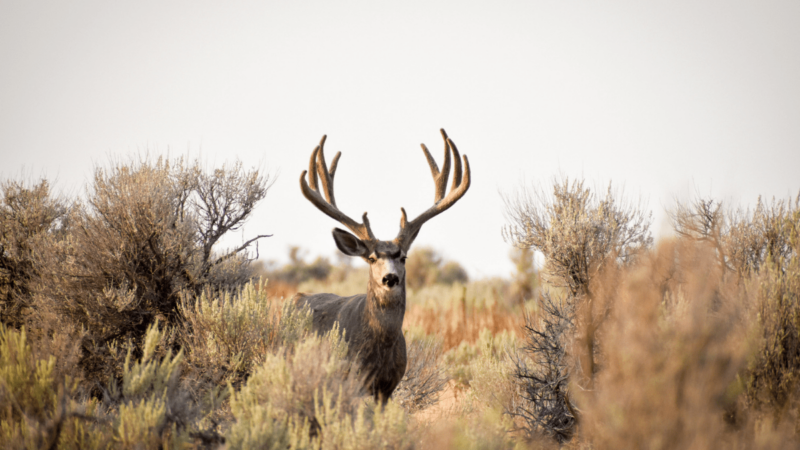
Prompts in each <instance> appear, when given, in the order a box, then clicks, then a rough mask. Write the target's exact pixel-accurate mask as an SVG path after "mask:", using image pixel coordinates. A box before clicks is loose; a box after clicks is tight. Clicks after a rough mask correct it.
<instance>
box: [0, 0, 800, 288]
mask: <svg viewBox="0 0 800 450" xmlns="http://www.w3.org/2000/svg"><path fill="white" fill-rule="evenodd" d="M442 127H443V128H445V129H446V130H447V132H448V134H449V135H450V136H451V138H452V139H453V140H454V141H455V142H456V144H457V145H458V147H459V149H460V150H461V152H462V153H465V154H467V155H468V156H469V159H470V162H471V165H472V172H473V181H472V187H471V188H470V190H469V192H468V193H467V194H466V196H465V197H464V198H463V199H462V200H461V201H460V202H459V203H458V204H456V206H454V207H453V208H452V209H450V210H449V211H447V212H446V213H444V214H442V215H440V216H438V217H437V218H435V219H433V220H432V221H431V222H429V223H427V224H426V225H425V226H424V227H423V229H422V232H421V233H420V236H419V238H418V239H417V241H416V243H415V245H416V246H420V245H428V246H433V247H435V248H436V249H438V250H440V251H441V252H442V253H443V254H444V255H445V256H446V257H448V258H452V259H455V260H457V261H459V262H460V263H461V264H462V265H464V266H465V267H466V268H467V270H468V271H469V272H470V274H471V275H472V276H476V277H480V276H490V275H507V274H508V273H510V272H511V271H512V266H511V263H510V262H509V260H508V252H509V249H510V247H509V245H508V244H507V243H505V242H503V239H502V237H501V235H500V229H501V227H502V226H503V224H504V218H503V203H502V201H501V197H500V193H509V192H512V191H513V190H514V189H515V188H518V187H519V186H520V185H522V184H523V183H524V184H526V185H535V184H543V185H547V184H548V183H550V182H551V181H552V179H553V177H554V176H558V175H562V176H570V177H581V176H582V177H584V178H585V179H586V180H587V182H588V183H589V184H590V185H594V186H598V187H600V188H602V187H603V186H604V185H606V184H607V183H608V182H609V181H612V182H613V183H614V185H615V186H619V187H624V189H625V192H626V194H628V195H630V196H633V197H637V198H638V197H640V198H641V199H642V200H643V202H644V205H645V207H646V208H648V209H650V210H651V211H653V214H654V220H655V223H654V225H653V229H654V233H655V234H656V235H658V234H659V233H663V232H664V231H665V230H666V227H665V214H664V210H665V208H667V207H669V206H670V205H671V204H672V203H673V201H674V199H675V198H681V199H687V198H690V197H691V196H692V195H694V194H695V193H699V194H701V195H704V196H709V195H711V196H714V197H717V198H720V199H723V200H726V201H728V202H729V203H730V204H733V205H741V206H745V207H746V206H748V205H752V204H754V203H755V201H756V198H757V196H758V195H759V194H762V195H764V196H767V197H772V196H777V197H780V198H787V197H788V196H789V195H796V194H797V192H798V189H800V2H797V1H796V0H791V1H784V2H778V1H758V2H755V1H728V0H726V1H715V2H712V1H697V0H692V1H674V0H672V1H663V2H649V1H640V0H636V1H629V2H628V1H625V2H623V1H606V2H582V1H563V0H560V1H517V2H512V1H506V2H503V1H497V0H495V1H486V2H477V1H451V2H444V1H442V2H437V1H420V2H415V1H403V2H376V1H364V2H339V1H319V2H311V1H291V2H278V1H259V2H244V1H235V2H198V1H191V2H190V1H186V2H171V1H152V2H147V1H137V2H108V1H96V2H85V1H69V2H64V1H51V2H47V1H36V2H26V1H8V0H0V177H1V178H8V177H18V176H20V175H21V174H22V175H24V176H26V177H27V178H33V179H35V178H38V177H40V176H46V177H48V178H51V179H57V183H56V187H57V189H58V190H60V191H62V192H64V193H67V194H70V195H77V194H80V193H81V192H83V189H84V185H85V184H86V182H87V180H89V178H90V176H91V173H92V169H93V167H94V166H95V165H98V164H99V165H103V164H105V163H107V162H108V160H109V158H112V157H127V156H128V155H134V154H137V153H143V152H145V151H148V152H149V153H150V154H151V155H159V154H166V153H169V154H170V155H172V156H180V155H187V154H188V155H190V156H199V157H201V158H202V160H203V161H205V162H206V163H208V164H209V165H220V164H222V163H225V162H233V161H235V160H236V159H240V160H242V161H243V162H244V163H245V165H247V166H258V167H261V168H263V169H264V170H265V171H266V172H268V173H269V174H270V176H271V177H272V178H273V179H275V183H274V185H273V186H272V188H271V189H270V191H269V193H268V195H267V198H266V199H265V200H264V201H263V203H262V204H261V206H260V207H259V208H258V210H257V211H256V213H255V215H254V216H253V218H252V219H251V220H250V222H249V223H248V224H247V225H246V226H245V229H244V237H245V238H246V237H248V236H252V235H255V234H273V235H274V237H272V238H269V239H267V240H265V241H264V242H262V244H261V245H260V251H261V252H260V254H261V256H262V258H266V259H277V260H285V259H286V254H287V249H288V247H289V246H290V245H300V246H302V247H303V248H305V249H307V250H308V251H309V253H310V254H311V255H318V254H321V255H328V256H332V255H334V253H335V246H334V243H333V239H332V238H331V235H330V230H331V229H332V228H333V227H334V226H336V225H337V224H336V223H335V222H334V221H333V220H332V219H329V218H327V216H324V215H323V214H322V213H321V212H319V211H317V210H316V209H315V208H314V207H313V206H312V205H311V204H310V203H308V202H307V201H306V200H305V199H304V198H303V197H302V195H301V193H300V188H299V181H298V180H299V175H300V172H301V171H302V170H304V169H305V168H306V167H307V164H308V157H309V155H310V154H311V151H312V150H313V149H314V146H315V145H316V144H317V142H318V141H319V139H320V137H321V136H322V135H323V134H327V135H328V143H327V146H326V153H327V155H328V156H329V157H332V156H333V155H334V154H335V153H336V152H337V151H341V152H342V153H343V155H342V159H341V161H340V164H339V171H338V172H337V177H336V192H337V200H338V203H339V207H340V208H341V209H342V210H343V211H344V212H345V213H346V214H348V215H350V216H351V217H354V218H355V217H360V215H361V213H363V212H364V211H369V215H370V219H371V222H372V227H373V230H374V231H375V233H376V234H377V236H378V237H379V238H383V239H392V238H394V236H395V235H396V233H397V230H398V222H399V219H400V207H401V206H404V207H405V208H406V210H407V211H408V212H409V215H410V216H416V215H417V214H419V213H420V212H422V211H423V210H424V209H426V208H428V207H429V206H430V205H431V203H432V200H433V182H432V181H431V177H430V171H429V169H428V166H427V164H426V162H425V158H424V157H423V155H422V152H421V150H420V149H419V144H420V143H421V142H424V143H426V144H427V145H428V147H429V148H431V150H432V152H433V154H434V156H435V157H436V158H437V159H438V160H439V161H440V164H441V158H442V143H441V138H440V136H439V132H438V130H439V128H442ZM241 239H242V236H241V235H239V236H237V237H235V240H233V241H230V243H231V244H233V243H235V242H238V241H240V240H241Z"/></svg>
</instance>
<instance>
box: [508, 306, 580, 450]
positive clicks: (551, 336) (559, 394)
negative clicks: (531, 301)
mask: <svg viewBox="0 0 800 450" xmlns="http://www.w3.org/2000/svg"><path fill="white" fill-rule="evenodd" d="M539 305H540V309H541V311H540V313H539V314H526V317H525V335H526V340H525V344H524V345H523V346H522V348H520V349H519V351H517V352H515V353H513V354H512V355H511V360H512V363H513V371H512V373H511V374H510V375H511V376H513V378H514V379H515V381H516V383H517V385H518V389H519V395H518V398H514V397H510V398H509V401H508V402H507V403H505V404H506V405H507V406H506V409H505V412H506V414H508V415H510V416H512V417H514V418H515V419H516V421H517V422H518V423H520V424H521V425H519V428H520V429H521V430H522V431H523V432H524V435H525V437H526V439H528V440H531V441H533V440H539V439H540V438H541V437H543V436H547V437H549V438H552V439H554V440H555V441H556V442H558V443H563V442H566V441H568V440H570V439H571V438H572V436H573V434H574V431H575V430H574V429H575V425H576V423H577V417H576V416H577V414H576V413H575V406H574V404H573V401H572V400H571V399H570V397H569V385H570V373H572V372H573V370H572V369H573V367H572V366H573V364H574V361H573V360H572V359H571V358H570V353H571V352H570V351H569V350H570V347H571V346H572V344H573V339H574V331H575V323H574V305H573V304H572V303H570V302H568V301H565V300H564V299H562V298H558V297H557V298H556V299H553V298H552V297H551V296H550V294H548V293H543V294H542V295H541V296H540V298H539Z"/></svg>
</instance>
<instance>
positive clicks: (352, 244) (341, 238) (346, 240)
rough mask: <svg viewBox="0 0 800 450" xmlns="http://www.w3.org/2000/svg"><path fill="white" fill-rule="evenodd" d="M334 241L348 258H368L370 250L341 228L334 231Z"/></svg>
mask: <svg viewBox="0 0 800 450" xmlns="http://www.w3.org/2000/svg"><path fill="white" fill-rule="evenodd" d="M333 240H334V241H335V242H336V246H337V247H339V250H341V251H342V253H344V254H345V255H348V256H366V255H367V253H369V249H368V248H367V246H366V245H364V242H362V241H361V239H359V238H357V237H355V236H353V235H352V234H350V233H348V232H347V231H344V230H342V229H339V228H334V229H333Z"/></svg>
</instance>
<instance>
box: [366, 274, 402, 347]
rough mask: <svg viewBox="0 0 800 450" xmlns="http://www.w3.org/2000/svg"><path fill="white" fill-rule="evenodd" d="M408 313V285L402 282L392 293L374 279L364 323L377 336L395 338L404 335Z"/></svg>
mask: <svg viewBox="0 0 800 450" xmlns="http://www.w3.org/2000/svg"><path fill="white" fill-rule="evenodd" d="M405 313H406V285H405V282H401V283H400V284H399V285H398V286H397V287H396V288H395V289H392V290H391V291H389V290H385V289H382V288H381V286H379V285H378V284H377V283H375V282H373V280H372V279H370V281H369V288H368V289H367V302H366V307H365V308H364V315H365V316H366V317H365V319H366V320H365V321H364V323H366V324H367V326H368V327H369V328H370V329H371V330H372V332H373V333H374V334H375V335H378V336H380V335H383V336H394V335H396V334H397V333H402V329H403V317H404V316H405Z"/></svg>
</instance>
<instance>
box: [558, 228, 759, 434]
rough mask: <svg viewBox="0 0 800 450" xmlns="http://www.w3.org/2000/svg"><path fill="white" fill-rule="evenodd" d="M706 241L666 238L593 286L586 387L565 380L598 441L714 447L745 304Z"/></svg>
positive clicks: (729, 393)
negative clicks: (596, 354)
mask: <svg viewBox="0 0 800 450" xmlns="http://www.w3.org/2000/svg"><path fill="white" fill-rule="evenodd" d="M716 261H717V259H716V255H715V253H714V252H713V249H712V248H710V247H709V246H697V245H693V244H691V243H690V242H686V241H678V242H666V243H662V244H661V245H660V246H659V248H658V249H657V250H656V251H654V252H653V253H652V254H650V255H648V256H647V257H645V258H643V260H642V261H641V263H640V264H638V265H637V267H633V268H629V269H617V268H615V269H609V270H608V271H607V272H606V273H604V274H603V275H602V276H601V277H598V278H597V279H596V280H595V281H594V283H593V286H592V292H593V294H594V296H595V297H594V298H593V299H592V300H593V301H595V302H598V303H604V304H606V305H609V309H608V310H609V312H608V316H607V318H606V319H605V321H604V322H603V324H602V328H601V329H600V330H598V333H599V334H600V335H601V339H602V344H603V352H602V360H601V362H602V370H600V371H599V372H598V374H597V377H596V380H595V385H594V386H595V389H593V390H589V391H585V390H582V389H572V390H571V391H570V392H572V393H573V395H575V396H576V399H577V403H578V405H579V407H580V415H579V420H580V422H581V424H582V427H583V428H582V430H581V432H582V434H583V437H584V439H585V440H587V441H588V442H591V443H592V445H593V446H596V447H597V448H687V449H688V448H713V447H717V446H719V445H720V443H721V442H725V440H726V439H728V438H729V436H728V435H727V432H728V431H729V425H727V424H726V423H725V415H726V412H728V411H730V410H731V408H733V407H734V406H735V403H736V400H737V398H736V396H737V394H738V392H739V391H738V390H737V389H739V388H738V386H739V383H740V382H739V381H737V375H739V374H740V371H741V370H742V369H743V368H744V367H745V363H746V357H747V354H748V345H747V340H746V337H747V335H748V329H747V324H746V322H743V320H742V319H743V315H744V313H745V311H744V305H743V304H742V302H741V299H740V298H739V296H738V291H737V289H736V286H735V284H734V283H731V282H726V281H725V279H724V276H723V271H722V270H721V269H720V268H719V266H718V265H717V264H716Z"/></svg>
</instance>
